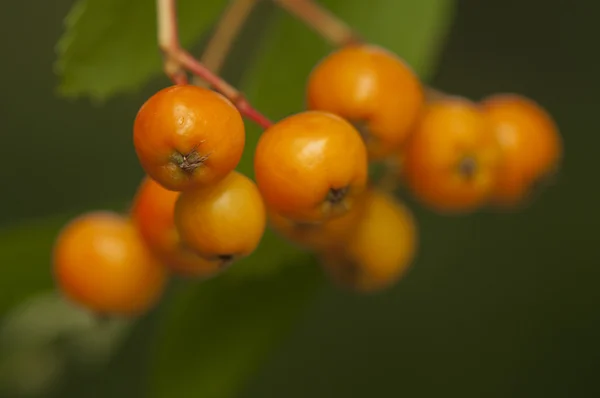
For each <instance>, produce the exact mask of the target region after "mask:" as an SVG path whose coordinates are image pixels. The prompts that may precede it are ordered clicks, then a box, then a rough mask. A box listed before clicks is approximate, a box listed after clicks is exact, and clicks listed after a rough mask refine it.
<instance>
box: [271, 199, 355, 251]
mask: <svg viewBox="0 0 600 398" xmlns="http://www.w3.org/2000/svg"><path fill="white" fill-rule="evenodd" d="M360 202H361V201H360V200H359V201H358V202H357V203H355V205H354V206H353V207H352V209H350V210H349V211H348V212H347V213H345V214H343V215H342V216H340V217H336V218H334V219H331V220H326V221H323V222H321V223H299V222H295V221H292V220H290V219H287V218H285V217H283V216H281V215H279V214H278V213H276V212H274V211H268V212H267V213H268V219H269V224H270V225H271V227H272V228H273V229H274V230H275V231H276V232H277V233H278V234H279V235H281V236H283V237H284V238H286V239H287V240H289V241H290V242H292V243H295V244H296V245H298V246H300V247H302V248H304V249H308V250H313V251H323V250H327V249H330V248H332V247H337V246H340V245H343V244H345V243H346V242H347V241H348V239H349V238H350V236H351V235H352V233H353V231H354V229H355V228H356V225H357V224H358V222H359V220H360V215H361V213H362V207H363V206H362V203H360Z"/></svg>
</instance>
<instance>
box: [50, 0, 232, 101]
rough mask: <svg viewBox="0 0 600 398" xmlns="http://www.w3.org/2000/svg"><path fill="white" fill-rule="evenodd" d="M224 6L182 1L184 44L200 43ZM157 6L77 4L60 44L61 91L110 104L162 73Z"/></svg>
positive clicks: (114, 1) (118, 0)
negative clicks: (117, 96)
mask: <svg viewBox="0 0 600 398" xmlns="http://www.w3.org/2000/svg"><path fill="white" fill-rule="evenodd" d="M224 4H225V1H224V0H203V1H197V0H180V1H178V19H179V34H180V39H181V42H182V45H183V46H189V45H191V44H192V43H193V42H194V41H196V40H198V38H199V37H200V36H201V34H202V33H203V32H204V31H205V30H206V29H207V28H208V27H209V25H210V24H211V23H212V22H213V20H214V19H215V18H216V17H217V16H218V14H219V12H220V10H221V8H222V7H223V5H224ZM155 7H156V1H152V0H79V1H78V2H77V3H75V5H74V6H73V8H72V9H71V11H70V12H69V15H68V16H67V18H66V20H65V25H66V31H65V33H64V34H63V36H62V37H61V39H60V40H59V42H58V45H57V53H58V60H57V62H56V65H55V66H56V71H57V73H58V74H59V76H60V79H61V81H60V86H59V92H60V93H61V94H62V95H64V96H68V97H78V96H89V97H92V98H93V99H96V100H105V99H106V98H108V97H110V96H112V95H115V94H119V93H126V92H133V91H135V90H137V89H139V88H140V87H141V86H142V85H144V84H145V83H147V82H148V81H149V79H151V78H153V77H155V76H158V75H159V74H160V73H162V66H161V56H160V52H159V49H158V45H157V33H156V9H155Z"/></svg>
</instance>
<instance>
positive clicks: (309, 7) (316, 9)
mask: <svg viewBox="0 0 600 398" xmlns="http://www.w3.org/2000/svg"><path fill="white" fill-rule="evenodd" d="M273 2H274V3H276V4H277V5H279V6H280V7H281V8H283V9H285V10H286V11H288V12H289V13H290V14H292V15H294V16H296V17H297V18H298V19H300V20H301V21H303V22H304V23H305V24H306V25H307V26H309V27H311V28H313V29H314V30H315V31H316V32H317V33H318V34H319V35H321V36H322V37H323V38H325V39H326V40H327V41H329V42H330V43H331V44H332V45H334V46H336V47H343V46H346V45H349V44H354V43H362V42H363V39H362V38H361V37H360V35H359V34H358V33H357V32H355V31H354V30H353V29H352V28H351V27H350V26H348V24H346V23H345V22H344V21H343V20H342V19H341V18H338V17H337V16H336V15H334V14H333V13H331V12H329V11H328V10H327V9H325V8H324V7H323V6H321V5H319V4H317V3H316V2H314V1H313V0H273Z"/></svg>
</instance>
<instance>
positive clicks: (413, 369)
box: [0, 0, 600, 398]
mask: <svg viewBox="0 0 600 398" xmlns="http://www.w3.org/2000/svg"><path fill="white" fill-rule="evenodd" d="M414 1H418V0H414ZM71 3H72V2H71V1H67V0H60V1H21V2H15V1H10V2H9V1H4V2H2V4H0V46H1V48H2V57H1V59H2V62H1V63H0V87H2V92H3V94H4V95H3V100H2V104H1V105H0V120H1V123H2V124H1V127H0V132H1V137H2V141H1V143H0V153H1V156H0V181H1V182H2V183H1V186H2V188H1V189H0V193H1V196H0V204H1V206H0V226H6V225H9V224H12V223H16V222H19V221H22V220H24V219H34V218H37V217H42V216H46V215H51V214H56V213H61V212H64V211H67V210H68V211H71V210H74V209H75V210H77V209H82V210H85V209H89V208H92V207H96V206H103V205H105V204H106V203H115V202H116V201H123V200H126V198H128V197H130V196H131V195H133V193H134V191H135V189H136V187H137V184H138V182H139V179H140V178H141V176H142V171H141V168H140V167H139V165H138V163H137V160H136V158H135V156H133V155H132V153H133V152H132V147H131V137H130V134H129V131H130V125H131V115H132V114H133V113H134V112H135V111H136V110H137V107H138V106H139V103H140V101H141V99H142V98H145V97H147V96H148V94H149V93H151V92H152V91H153V90H155V89H156V88H157V87H160V86H161V85H164V84H165V82H164V81H163V80H160V79H159V80H158V81H155V82H153V83H152V84H151V85H150V86H149V87H147V88H146V89H145V90H144V92H142V93H140V94H139V96H135V97H122V98H117V99H114V100H111V101H110V102H109V103H108V104H107V105H105V106H104V107H102V108H100V107H95V106H93V105H91V104H89V103H88V102H87V101H79V102H70V101H65V100H59V99H57V98H56V97H55V96H54V89H55V86H56V80H55V77H54V75H53V72H52V62H53V60H54V45H55V43H56V40H57V39H58V37H59V35H60V33H61V30H62V27H61V21H62V18H63V17H64V15H65V14H66V12H67V10H68V9H69V7H70V5H71ZM599 13H600V2H597V1H593V0H579V1H577V2H575V1H569V2H568V1H566V0H528V1H525V0H520V1H516V0H511V1H507V0H485V1H482V0H462V1H458V11H457V16H456V19H455V21H454V24H453V27H452V29H451V33H450V35H449V37H448V39H447V43H446V46H445V48H444V51H443V55H442V58H441V63H440V65H439V68H438V73H437V74H436V76H435V78H434V81H433V85H434V86H436V87H438V88H440V89H442V90H446V91H449V92H454V93H460V94H463V95H466V96H469V97H471V98H474V99H478V98H481V97H482V96H484V95H487V94H490V93H494V92H499V91H514V92H519V93H522V94H524V95H526V96H529V97H531V98H534V99H535V100H537V101H539V102H540V103H541V104H543V105H544V106H545V107H546V108H547V109H548V110H549V111H550V112H551V113H552V114H553V116H554V117H555V119H556V120H557V122H558V124H559V126H560V127H561V131H562V134H563V137H564V143H565V154H566V156H565V162H564V164H563V169H562V172H561V174H560V176H559V178H558V181H557V183H556V184H555V185H554V186H552V187H550V188H549V189H548V190H547V191H546V192H544V194H543V195H542V196H541V197H540V198H539V199H538V200H537V201H536V202H535V203H534V204H533V205H532V206H530V207H529V208H527V209H525V210H523V211H521V212H518V213H515V214H499V213H492V212H488V213H484V214H477V215H472V216H461V217H443V216H438V215H435V214H433V213H431V212H428V211H427V210H424V209H422V208H419V207H418V206H416V205H413V208H414V209H415V212H416V215H417V217H418V220H419V224H420V229H421V247H422V249H421V252H420V254H419V258H418V261H417V263H416V264H415V267H414V269H413V270H412V271H411V273H410V274H409V275H408V277H407V278H406V279H405V280H404V282H403V283H401V284H400V285H398V287H397V288H395V289H393V290H392V291H390V292H389V293H386V294H383V295H378V296H374V297H368V298H365V297H354V296H351V295H348V294H345V293H342V292H340V291H337V290H335V289H329V290H327V291H326V292H325V293H324V294H323V296H322V297H321V298H320V299H319V300H318V303H317V304H316V306H315V307H314V308H312V309H311V311H309V312H308V314H307V315H306V317H305V318H303V319H301V320H300V323H299V325H298V327H297V328H296V329H295V330H294V332H293V334H292V335H291V336H290V337H289V339H287V340H286V342H285V343H284V345H283V347H282V348H281V350H278V351H277V352H276V353H275V354H274V355H273V356H272V357H271V358H269V360H268V361H267V364H266V366H265V367H264V368H263V369H261V371H260V372H259V374H258V376H257V377H256V378H254V380H253V381H252V382H251V383H250V385H249V386H248V388H247V389H246V391H245V392H244V394H242V395H243V396H244V397H248V398H250V397H267V396H269V397H270V396H273V397H286V398H293V397H307V396H310V397H332V396H340V397H342V396H343V397H367V396H369V397H370V396H373V397H387V396H408V397H438V396H452V397H454V396H456V397H488V398H491V397H509V396H510V397H592V396H600V385H599V384H598V383H597V382H596V380H597V374H598V372H599V371H600V343H599V342H598V337H599V336H600V289H598V281H599V277H600V238H599V236H598V234H599V232H598V226H599V225H600V211H599V210H598V206H599V204H600V189H599V188H598V184H597V176H596V175H595V173H594V170H597V169H598V166H597V164H596V163H595V162H596V161H597V159H598V149H597V148H598V147H599V145H600V130H599V126H598V122H597V120H598V117H599V116H598V115H599V112H598V107H599V106H600V100H598V97H597V95H598V89H599V88H600V74H599V73H598V72H599V71H600V59H599V56H598V45H597V38H599V37H600V24H598V21H597V19H598V15H600V14H599ZM235 72H236V71H235V70H234V71H231V73H232V75H231V76H232V79H233V78H234V77H235ZM233 80H235V79H233ZM73 148H77V150H76V151H74V150H73ZM1 266H2V264H0V267H1ZM0 278H1V271H0ZM0 280H1V279H0ZM140 339H141V337H140ZM138 343H139V342H138ZM136 355H137V353H136V351H135V350H133V349H132V352H131V353H130V356H136ZM119 361H123V362H122V364H121V365H118V364H117V365H115V366H117V367H119V366H120V368H126V366H125V365H123V364H126V363H129V362H127V361H132V360H131V359H127V358H126V355H125V357H119ZM134 362H135V361H133V362H132V363H134ZM131 372H132V373H131V374H132V375H133V374H134V373H135V372H134V371H133V370H132V371H131ZM132 377H133V376H132ZM133 378H135V377H133ZM73 384H77V383H73ZM80 387H81V386H80ZM88 387H89V386H88ZM73 391H75V392H74V393H73V394H75V395H74V396H87V395H81V390H77V389H76V388H75V387H73ZM77 391H79V393H77ZM63 396H64V395H63Z"/></svg>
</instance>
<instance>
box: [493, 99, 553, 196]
mask: <svg viewBox="0 0 600 398" xmlns="http://www.w3.org/2000/svg"><path fill="white" fill-rule="evenodd" d="M482 107H483V109H484V110H485V112H486V114H487V116H488V118H489V119H490V120H491V123H492V125H493V127H494V131H495V134H496V137H497V139H498V143H499V145H500V148H501V155H502V156H501V159H502V160H501V162H500V169H499V172H498V181H497V183H496V187H495V190H494V197H493V201H494V202H495V203H496V204H498V205H501V206H509V207H510V206H513V205H517V204H520V203H523V202H524V201H525V200H526V199H527V198H528V197H529V196H530V194H531V193H533V192H532V191H533V188H535V187H536V186H537V185H538V182H542V181H544V180H545V179H546V178H547V177H549V176H550V175H552V173H553V172H555V171H556V169H558V167H559V163H560V161H561V158H562V140H561V137H560V134H559V131H558V127H557V126H556V124H555V123H554V121H553V120H552V118H551V117H550V115H549V114H548V113H547V112H546V111H545V110H544V109H543V108H542V107H541V106H540V105H538V104H536V103H535V102H533V101H531V100H529V99H527V98H523V97H521V96H518V95H513V94H497V95H493V96H490V97H488V98H485V99H484V100H483V101H482Z"/></svg>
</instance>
